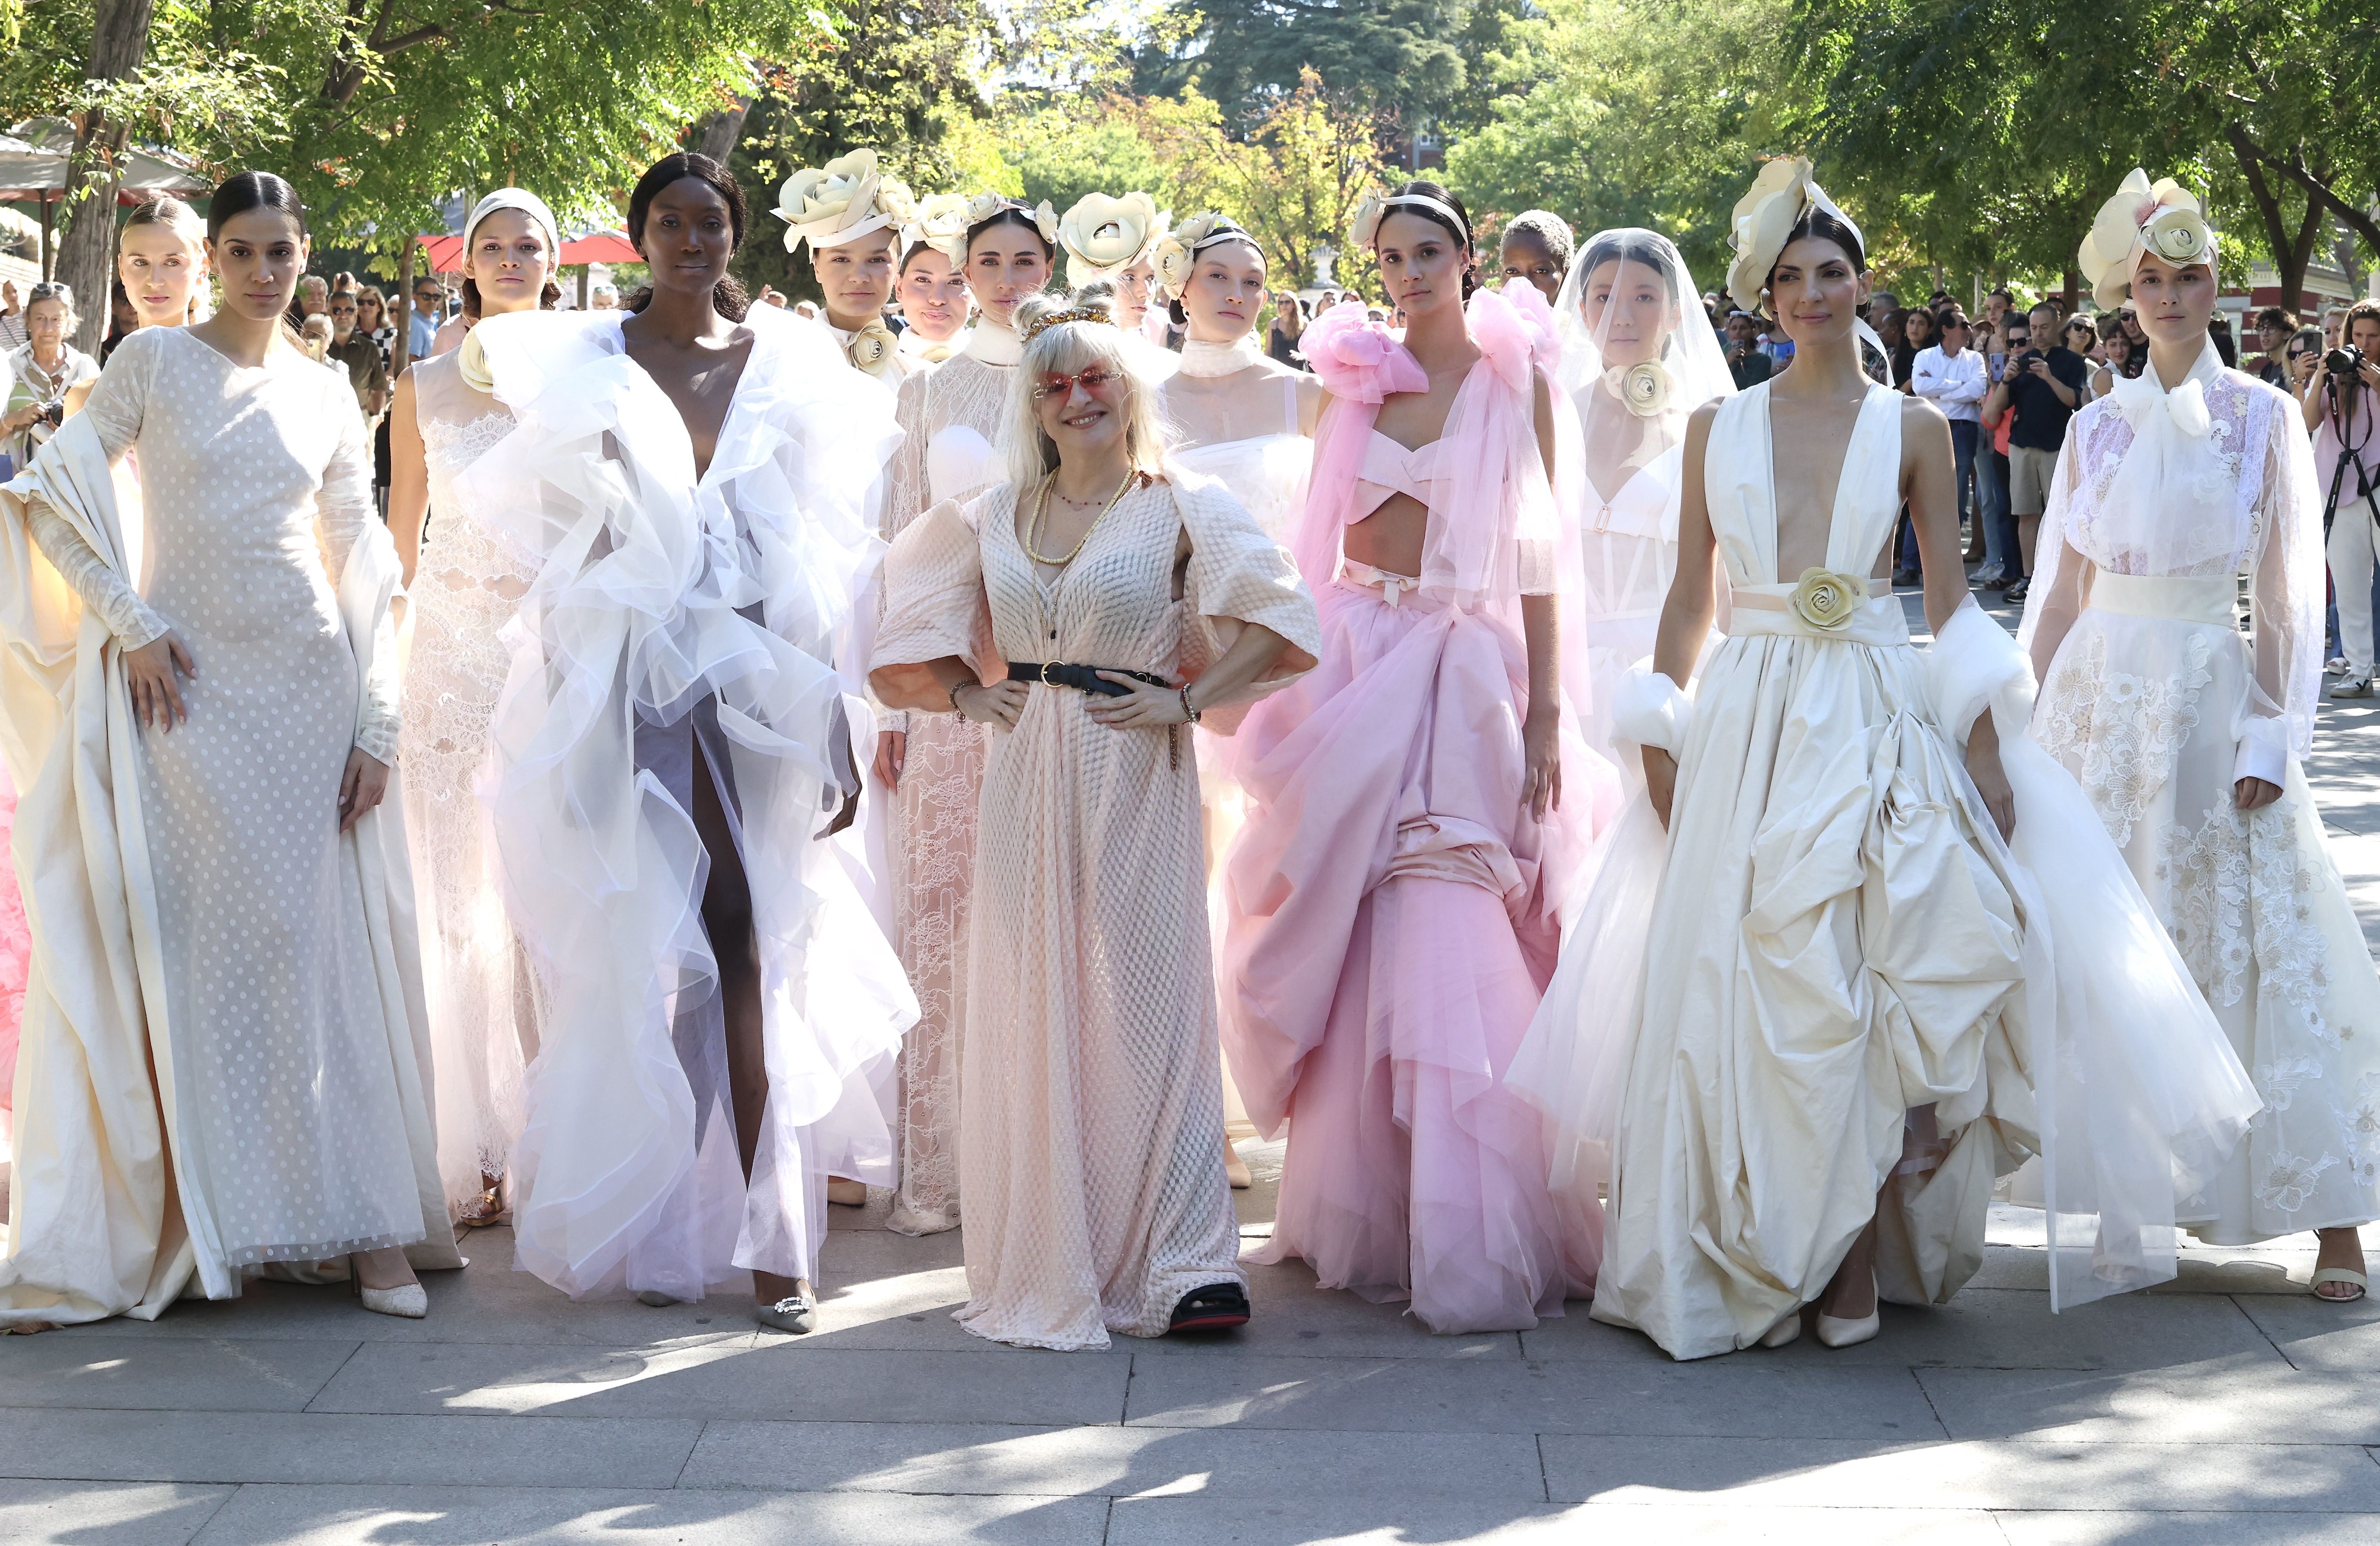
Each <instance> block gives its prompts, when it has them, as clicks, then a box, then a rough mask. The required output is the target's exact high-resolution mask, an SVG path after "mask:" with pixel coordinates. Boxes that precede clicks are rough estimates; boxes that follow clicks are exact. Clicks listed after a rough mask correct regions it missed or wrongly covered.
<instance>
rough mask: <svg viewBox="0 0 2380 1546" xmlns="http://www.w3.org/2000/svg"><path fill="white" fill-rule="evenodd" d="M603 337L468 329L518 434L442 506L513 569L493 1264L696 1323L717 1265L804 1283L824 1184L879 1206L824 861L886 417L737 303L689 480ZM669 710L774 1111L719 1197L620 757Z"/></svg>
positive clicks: (869, 735) (878, 1123) (495, 763)
mask: <svg viewBox="0 0 2380 1546" xmlns="http://www.w3.org/2000/svg"><path fill="white" fill-rule="evenodd" d="M621 321H622V319H621V317H620V315H619V314H616V313H613V314H599V315H598V316H596V317H594V318H592V319H587V320H580V319H576V318H570V317H556V316H552V315H527V316H520V317H502V318H491V319H490V320H489V321H488V322H485V323H481V324H480V329H479V335H480V341H481V347H482V349H483V351H484V354H485V357H486V359H487V362H488V364H489V367H490V370H491V373H492V376H493V378H494V387H495V395H496V396H498V397H500V398H502V399H503V400H504V403H505V404H506V405H507V406H508V407H510V408H512V409H513V411H514V412H515V414H516V415H517V416H518V418H519V420H520V422H519V425H518V427H517V428H516V430H515V431H514V432H513V433H512V434H511V435H510V436H508V437H506V439H505V440H504V441H503V442H501V443H500V444H498V445H496V446H495V447H494V448H492V450H490V451H489V452H488V453H487V454H486V455H485V456H482V457H481V458H480V460H479V461H478V462H477V463H475V464H474V465H473V466H472V467H471V469H469V470H468V472H467V473H466V474H465V475H464V478H463V480H462V481H463V483H464V484H465V485H467V487H466V492H467V493H468V496H469V497H470V499H471V501H472V504H473V507H474V508H475V509H478V510H480V511H482V512H485V513H486V516H485V518H486V519H488V520H489V521H490V522H491V523H492V524H494V525H496V526H497V527H499V528H500V530H499V531H498V535H499V537H500V538H501V539H503V540H505V541H509V542H514V543H516V544H518V545H519V546H520V547H521V548H522V549H523V550H524V551H525V552H527V553H528V554H532V555H534V556H535V558H536V559H537V561H538V565H539V572H538V578H537V579H536V580H535V582H534V583H533V584H532V586H531V588H530V590H529V591H528V594H527V595H526V596H525V597H523V599H522V603H521V608H520V612H519V615H518V617H517V618H516V621H515V623H514V624H513V625H512V626H511V635H512V639H513V643H514V648H515V657H514V664H513V670H512V674H511V676H510V679H509V680H508V681H507V683H506V686H505V688H504V695H503V697H502V699H501V700H499V702H498V704H497V707H496V710H495V714H494V719H493V723H492V726H491V731H490V742H491V747H492V765H491V767H490V770H489V772H488V774H487V775H486V782H485V784H484V785H483V797H484V798H485V800H486V802H487V804H488V806H489V808H490V810H491V812H492V818H493V824H494V829H495V834H496V840H497V846H498V851H499V858H500V863H501V867H502V876H503V884H504V888H505V892H506V895H507V898H508V905H509V907H510V908H511V910H512V913H513V918H514V921H515V923H516V926H517V927H518V928H519V930H520V931H521V934H522V937H523V938H524V940H525V941H526V942H527V943H528V946H529V948H530V950H531V951H532V953H533V955H534V956H535V959H536V962H537V964H538V967H539V969H540V971H541V972H543V973H544V974H545V975H546V977H547V980H548V983H549V987H550V991H551V993H552V1002H553V1011H552V1020H551V1029H550V1030H549V1032H548V1034H547V1036H546V1038H545V1041H544V1044H543V1048H542V1050H541V1052H540V1055H539V1059H538V1062H537V1064H536V1065H534V1067H533V1068H532V1069H531V1072H530V1077H529V1091H528V1102H527V1104H528V1115H527V1123H526V1126H525V1128H524V1131H523V1133H522V1136H521V1138H520V1142H519V1145H518V1147H517V1150H516V1159H515V1165H514V1171H515V1176H514V1180H515V1191H516V1196H515V1202H514V1220H515V1223H514V1229H515V1234H516V1241H517V1259H518V1260H519V1262H520V1263H521V1265H523V1266H524V1267H526V1268H528V1270H530V1271H532V1272H536V1273H537V1274H538V1275H539V1276H540V1277H542V1278H544V1279H545V1280H546V1281H548V1282H550V1283H552V1284H554V1285H555V1286H557V1287H559V1288H562V1289H563V1290H565V1292H567V1293H570V1294H572V1295H585V1294H590V1293H594V1292H598V1291H601V1290H608V1289H617V1288H621V1287H625V1288H628V1289H632V1290H645V1289H654V1290H659V1291H661V1292H664V1293H669V1294H672V1295H674V1296H679V1297H684V1298H693V1297H699V1296H700V1295H701V1292H702V1290H703V1288H704V1287H705V1286H706V1285H707V1284H711V1283H715V1282H719V1281H722V1279H724V1278H725V1277H727V1276H728V1275H729V1273H730V1272H731V1270H732V1268H735V1267H744V1268H750V1269H754V1270H758V1271H764V1272H776V1273H781V1274H783V1275H785V1276H790V1277H807V1276H810V1275H812V1268H813V1265H814V1261H815V1258H816V1254H817V1250H818V1248H819V1246H820V1243H821V1241H822V1240H823V1237H824V1232H825V1226H826V1219H825V1207H824V1181H825V1177H826V1175H828V1174H830V1173H832V1174H836V1175H847V1176H852V1177H856V1178H857V1179H861V1180H868V1181H876V1182H880V1183H885V1184H889V1183H890V1181H891V1180H892V1137H891V1133H890V1130H889V1126H888V1124H887V1120H886V1117H885V1113H884V1109H883V1105H882V1103H881V1102H880V1098H879V1095H878V1086H879V1085H880V1083H881V1082H882V1081H883V1080H884V1079H885V1078H886V1077H888V1076H889V1073H890V1069H891V1060H892V1055H893V1053H895V1052H896V1051H897V1049H898V1047H899V1045H900V1041H901V1035H902V1032H903V1031H904V1030H905V1029H907V1027H908V1026H909V1025H910V1024H912V1023H913V1022H914V1021H915V1020H916V1018H917V1001H916V998H915V996H914V995H913V994H912V993H911V992H910V990H909V986H908V983H907V980H906V979H905V976H904V975H903V973H902V971H901V968H900V964H899V962H898V961H897V959H895V957H894V956H893V954H892V947H891V945H890V944H889V943H887V942H886V940H885V937H884V933H883V930H882V928H881V926H880V921H879V919H878V918H877V916H876V915H875V913H874V911H873V910H872V908H871V906H870V903H869V900H868V895H869V894H871V893H872V892H873V891H874V890H875V889H876V888H875V887H874V885H873V878H872V876H871V875H870V874H869V873H868V856H867V853H866V848H865V846H864V845H863V844H861V843H859V842H856V841H854V840H853V839H852V838H851V837H850V836H849V835H848V834H846V835H845V836H844V837H841V838H835V839H831V840H830V839H824V838H823V837H822V834H823V830H824V828H825V826H826V824H827V822H828V820H829V816H830V813H831V812H832V810H833V809H834V807H835V805H836V803H837V798H838V792H839V790H838V786H839V785H840V786H842V787H849V786H851V785H852V784H853V783H854V782H856V781H855V780H853V779H852V778H851V776H850V774H851V764H850V761H848V759H849V757H850V750H849V747H850V745H851V744H852V743H851V742H850V741H849V740H848V739H847V737H858V738H860V739H862V740H865V741H867V742H868V743H869V744H872V742H873V721H872V719H871V717H870V715H869V711H868V706H867V703H866V701H865V699H864V696H863V695H862V693H861V691H860V688H859V682H858V676H857V669H858V666H859V665H860V664H861V663H864V660H865V652H864V651H865V640H864V639H859V638H857V637H856V635H857V632H858V631H859V630H861V629H863V628H864V627H866V626H867V624H868V622H869V621H870V620H871V619H872V615H873V612H874V607H873V604H872V602H869V603H868V604H862V603H863V600H864V599H865V598H866V597H867V595H868V586H869V584H870V582H871V580H872V578H873V575H874V571H875V568H876V566H877V564H878V562H879V560H880V555H881V551H882V543H881V542H880V541H879V539H878V538H877V537H876V535H875V520H874V514H875V512H874V508H873V505H874V501H875V500H876V498H877V496H878V492H879V487H880V474H881V469H882V467H883V464H884V460H885V458H886V456H888V455H889V454H890V452H891V449H892V444H893V443H894V441H895V439H896V438H897V431H895V430H894V428H893V425H892V399H891V396H890V395H889V394H887V393H886V392H885V391H884V390H883V388H881V387H880V386H879V385H878V384H877V383H874V382H872V381H869V380H868V379H867V378H865V377H862V376H860V375H858V374H856V372H854V371H850V370H849V369H847V368H846V367H845V366H844V362H843V360H842V359H841V356H840V354H839V352H838V351H837V350H836V349H835V348H834V347H833V344H832V340H831V339H830V338H828V337H827V335H825V334H824V333H823V332H821V331H820V329H818V328H816V327H812V326H808V325H807V324H805V323H802V322H800V321H799V320H798V319H795V318H791V317H787V316H785V315H783V313H781V312H778V311H777V310H774V309H773V308H770V307H765V306H758V307H754V308H753V309H752V311H751V314H750V316H749V317H748V318H747V320H746V323H745V326H747V328H749V329H750V331H751V333H752V335H753V343H752V348H751V354H750V356H749V358H748V359H747V362H746V364H745V368H744V372H743V375H742V377H741V379H740V381H739V382H738V383H737V386H736V389H735V400H734V403H733V405H732V407H731V408H730V410H729V412H728V415H727V419H726V421H725V423H724V424H723V425H722V428H721V430H720V432H719V437H718V443H717V447H716V449H715V450H714V452H713V454H712V457H711V461H710V466H709V468H708V469H705V470H704V471H703V472H702V473H701V475H700V476H699V477H698V476H697V473H696V469H695V464H694V455H693V448H692V444H691V442H690V441H689V439H688V437H687V435H686V430H685V428H684V424H683V420H681V418H680V417H679V414H678V412H677V409H676V408H675V407H674V405H673V404H672V403H671V402H670V400H669V398H668V397H667V396H665V395H664V394H663V393H662V390H661V388H660V387H659V386H658V385H657V384H655V383H654V382H653V381H652V379H651V378H650V376H648V375H647V374H646V373H645V371H644V370H643V369H642V368H641V367H640V366H638V365H637V363H636V362H635V361H634V360H633V359H629V358H628V356H627V353H626V351H625V343H624V340H623V335H622V332H621ZM689 717H691V718H693V719H694V720H695V721H696V725H695V727H694V728H693V729H692V730H690V731H688V732H687V733H690V734H698V735H699V736H701V741H702V749H703V751H704V753H705V755H706V757H707V758H709V759H710V762H711V765H712V767H713V769H714V770H715V771H718V772H719V773H721V775H722V782H723V783H724V784H725V785H727V790H728V791H729V792H730V793H732V797H733V798H732V801H731V802H730V805H731V810H733V811H734V813H735V824H736V829H737V832H736V835H737V840H738V842H739V845H740V847H741V854H742V859H743V866H744V871H745V874H746V876H747V879H748V882H749V885H750V893H751V905H752V912H753V919H754V924H755V931H756V934H757V938H758V943H759V966H760V974H761V993H762V1012H763V1017H764V1040H765V1047H766V1061H767V1068H768V1076H769V1084H770V1091H769V1099H768V1102H767V1109H766V1111H765V1113H764V1114H762V1116H761V1118H760V1132H759V1135H758V1139H757V1144H756V1153H755V1158H754V1160H753V1162H752V1165H751V1173H750V1178H749V1184H748V1186H747V1183H746V1180H745V1177H744V1176H743V1175H740V1174H739V1173H738V1170H737V1163H736V1153H735V1141H734V1139H735V1134H734V1131H733V1126H732V1120H733V1119H732V1117H731V1116H729V1115H728V1107H727V1090H726V1085H725V1077H724V1061H723V1052H722V1040H721V1031H720V1029H719V1019H718V1009H717V1003H716V1001H717V977H718V968H717V962H716V959H715V957H714V956H713V954H712V951H711V948H710V942H709V940H708V938H707V937H706V935H705V932H704V930H703V924H702V918H701V898H702V893H703V886H704V880H705V876H706V874H707V872H708V870H707V866H708V863H709V856H707V855H706V854H705V853H704V851H703V848H702V845H701V843H700V841H699V839H698V836H697V834H696V831H695V827H694V823H693V821H692V818H691V816H690V814H689V812H688V811H687V810H686V809H685V808H684V806H682V805H681V804H680V802H679V800H678V799H677V798H676V797H674V796H673V795H672V793H671V792H670V790H669V789H668V788H667V787H665V786H664V785H663V783H662V780H661V779H660V778H658V777H656V776H655V774H654V773H653V772H652V771H651V770H650V769H649V768H639V766H638V764H637V730H638V727H639V726H643V727H646V728H647V729H648V730H649V731H650V730H651V729H652V728H654V727H662V728H664V729H666V728H668V727H678V726H683V725H684V723H685V722H686V720H687V719H688V718H689ZM714 721H715V728H714ZM696 776H699V773H697V774H696Z"/></svg>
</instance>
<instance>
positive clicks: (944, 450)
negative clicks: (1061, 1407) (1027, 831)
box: [883, 324, 1016, 1235]
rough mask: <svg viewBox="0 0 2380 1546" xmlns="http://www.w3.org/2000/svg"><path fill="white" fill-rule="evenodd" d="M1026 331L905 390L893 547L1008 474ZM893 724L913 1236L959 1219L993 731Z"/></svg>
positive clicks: (890, 720) (984, 346)
mask: <svg viewBox="0 0 2380 1546" xmlns="http://www.w3.org/2000/svg"><path fill="white" fill-rule="evenodd" d="M1015 337H1016V335H1014V333H1009V332H1006V331H1004V330H999V329H993V328H991V327H990V325H989V324H985V325H983V326H979V327H977V329H976V330H975V332H974V334H973V335H970V337H969V347H968V349H967V350H965V351H964V352H962V353H960V354H958V355H955V356H953V358H952V359H948V360H946V361H944V362H943V363H942V364H941V365H938V366H935V367H934V368H932V369H931V370H929V371H921V372H919V373H917V374H914V375H911V376H910V377H908V378H907V379H906V380H905V381H904V382H903V383H901V392H900V404H899V408H898V409H897V416H898V419H899V421H900V425H901V430H902V434H903V439H902V442H901V448H900V450H899V451H897V452H895V453H894V455H893V458H892V483H891V487H890V489H889V490H888V492H887V493H886V497H885V501H884V529H883V530H884V537H885V540H886V541H888V542H889V541H891V540H892V539H893V538H895V537H898V536H899V535H900V534H901V532H902V530H904V529H905V528H906V527H907V526H908V525H909V524H910V522H912V521H914V520H915V519H916V518H917V517H918V516H919V515H921V514H922V513H923V512H924V511H925V509H926V507H927V506H928V505H931V504H933V503H934V502H935V501H937V500H942V499H965V498H966V497H968V496H970V495H972V494H976V493H980V492H982V490H983V489H984V488H985V487H986V486H987V485H988V484H990V483H991V482H993V481H997V480H998V479H999V478H1000V477H1002V476H1003V473H1002V471H1001V469H1000V466H999V461H998V457H997V456H996V455H995V453H994V450H993V445H994V444H995V442H997V441H998V439H999V438H1000V424H1001V420H1002V417H1003V416H1004V415H1005V414H1006V413H1007V411H1008V388H1009V383H1010V381H1011V380H1012V379H1013V378H1014V376H1015V373H1016V367H1015V364H1014V355H1015V352H1016V344H1015ZM996 359H1006V360H1008V361H1009V362H1008V363H1006V364H1000V363H994V362H993V361H994V360H996ZM884 723H885V727H886V728H888V729H896V730H897V729H906V731H907V732H908V736H909V747H908V761H907V763H906V765H905V767H904V768H903V770H902V773H901V787H900V791H899V794H898V795H897V796H896V797H895V798H894V801H893V808H892V830H891V832H890V833H889V834H887V836H888V841H887V843H886V845H885V846H886V850H887V853H888V856H889V858H890V864H889V866H888V870H889V873H888V877H887V878H888V880H889V882H890V883H891V886H892V944H893V948H894V949H895V950H896V951H897V952H899V954H900V956H901V965H902V966H903V968H905V969H906V970H907V971H908V973H909V984H910V986H911V987H912V988H914V989H915V990H916V991H917V1008H918V1017H917V1026H916V1027H915V1028H914V1029H911V1030H910V1032H909V1034H908V1037H907V1038H906V1040H905V1041H904V1042H903V1045H902V1049H901V1114H900V1123H899V1142H900V1146H901V1184H900V1187H899V1189H898V1190H897V1191H896V1192H895V1193H894V1195H893V1199H892V1218H891V1219H890V1220H889V1221H888V1222H889V1223H890V1224H891V1226H892V1228H894V1229H896V1230H899V1231H900V1232H901V1233H902V1234H905V1235H933V1234H937V1233H940V1232H941V1231H942V1230H945V1229H952V1228H955V1227H956V1226H957V1224H958V1222H959V1163H958V1119H959V1068H958V1065H959V1027H960V1026H961V1024H963V1023H964V1021H965V1010H966V931H967V887H968V884H969V881H970V877H971V876H972V874H973V872H974V870H975V840H976V814H975V812H976V794H977V790H978V789H979V788H980V787H981V785H982V782H983V752H984V740H983V730H982V728H981V727H980V726H979V725H977V724H973V723H971V722H969V721H967V720H965V719H963V718H961V717H960V716H958V715H957V714H948V713H945V714H913V715H905V714H903V713H901V712H898V711H894V712H891V713H889V714H887V715H886V716H885V722H884Z"/></svg>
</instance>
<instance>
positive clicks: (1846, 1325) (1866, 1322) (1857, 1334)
mask: <svg viewBox="0 0 2380 1546" xmlns="http://www.w3.org/2000/svg"><path fill="white" fill-rule="evenodd" d="M1868 1291H1869V1293H1871V1294H1873V1293H1874V1292H1875V1287H1874V1285H1873V1284H1871V1285H1870V1287H1869V1290H1868ZM1882 1330H1884V1305H1883V1302H1882V1301H1881V1300H1877V1301H1876V1308H1875V1309H1871V1310H1869V1311H1868V1312H1867V1313H1866V1314H1865V1315H1863V1316H1859V1317H1857V1318H1856V1319H1852V1320H1845V1319H1844V1318H1842V1317H1841V1316H1836V1315H1828V1313H1827V1312H1826V1311H1825V1310H1823V1309H1822V1310H1820V1311H1819V1312H1818V1326H1817V1333H1818V1340H1819V1342H1821V1343H1823V1344H1824V1345H1827V1346H1828V1347H1856V1346H1858V1345H1860V1344H1861V1343H1863V1342H1867V1341H1871V1340H1873V1339H1874V1338H1875V1336H1876V1333H1878V1332H1880V1331H1882Z"/></svg>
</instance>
